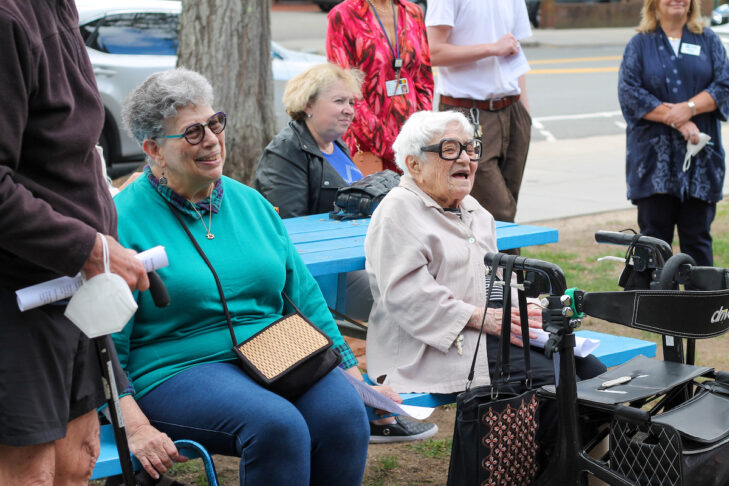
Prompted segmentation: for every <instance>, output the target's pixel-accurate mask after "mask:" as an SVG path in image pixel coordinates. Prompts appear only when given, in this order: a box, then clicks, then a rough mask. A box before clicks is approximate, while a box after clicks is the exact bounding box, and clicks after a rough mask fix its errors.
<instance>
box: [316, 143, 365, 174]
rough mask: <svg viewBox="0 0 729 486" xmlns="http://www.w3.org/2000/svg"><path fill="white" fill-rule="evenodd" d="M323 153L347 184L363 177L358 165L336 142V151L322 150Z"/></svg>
mask: <svg viewBox="0 0 729 486" xmlns="http://www.w3.org/2000/svg"><path fill="white" fill-rule="evenodd" d="M322 155H324V157H325V158H326V159H327V160H328V161H329V163H330V164H331V166H332V167H334V170H336V171H337V172H338V173H339V175H340V176H342V179H344V181H345V182H346V183H347V184H351V183H353V182H354V181H358V180H360V179H361V178H362V173H361V172H360V171H359V169H358V168H357V166H356V165H354V162H352V160H351V159H350V158H349V157H347V154H345V153H344V152H343V151H342V149H340V148H339V145H337V144H336V143H335V144H334V152H332V153H331V154H325V153H324V152H322Z"/></svg>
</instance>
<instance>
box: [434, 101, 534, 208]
mask: <svg viewBox="0 0 729 486" xmlns="http://www.w3.org/2000/svg"><path fill="white" fill-rule="evenodd" d="M438 109H439V110H440V111H445V110H454V111H459V112H461V113H463V114H464V115H466V118H468V120H469V121H472V120H471V116H470V114H469V110H468V108H459V107H454V106H451V105H447V104H444V103H440V106H439V107H438ZM479 122H480V124H481V130H482V131H483V135H482V137H481V142H482V143H483V153H482V154H481V160H480V161H479V163H478V169H477V170H476V180H475V182H474V184H473V189H472V190H471V195H472V196H473V197H475V198H476V200H477V201H478V202H479V203H480V204H481V206H483V207H484V208H486V209H487V210H488V212H490V213H491V214H492V215H493V217H494V218H495V219H496V220H497V221H510V222H513V221H514V218H515V217H516V204H517V201H518V200H519V189H520V188H521V180H522V177H523V175H524V166H525V165H526V159H527V153H528V152H529V141H530V140H531V134H532V119H531V117H530V116H529V113H527V111H526V108H524V105H522V104H521V102H518V101H517V102H516V103H513V104H511V105H509V106H507V107H506V108H504V109H502V110H498V111H487V110H479Z"/></svg>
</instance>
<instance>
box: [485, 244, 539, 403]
mask: <svg viewBox="0 0 729 486" xmlns="http://www.w3.org/2000/svg"><path fill="white" fill-rule="evenodd" d="M516 258H517V256H516V255H505V256H504V260H506V265H505V267H504V305H503V309H502V311H503V313H502V318H501V342H500V343H499V354H498V355H497V357H496V370H495V372H494V382H495V383H496V384H502V383H503V384H506V383H509V381H511V364H510V359H511V356H510V352H511V275H512V274H516V283H517V293H516V295H517V302H518V306H519V324H520V327H521V336H522V352H523V353H524V374H525V377H526V379H525V383H526V386H527V388H529V389H531V387H532V366H531V354H530V351H529V314H528V309H527V301H526V294H525V293H524V291H523V290H522V288H523V284H524V273H523V272H522V271H516V272H514V271H513V267H514V261H515V260H516Z"/></svg>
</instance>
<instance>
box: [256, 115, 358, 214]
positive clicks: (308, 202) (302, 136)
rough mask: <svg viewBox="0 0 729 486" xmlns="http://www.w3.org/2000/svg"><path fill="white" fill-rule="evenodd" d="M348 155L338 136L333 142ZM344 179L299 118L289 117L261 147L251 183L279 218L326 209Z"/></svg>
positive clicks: (316, 212)
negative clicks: (259, 157) (288, 120)
mask: <svg viewBox="0 0 729 486" xmlns="http://www.w3.org/2000/svg"><path fill="white" fill-rule="evenodd" d="M335 143H336V144H337V145H338V146H339V148H340V149H342V150H343V151H344V153H345V154H347V156H349V150H348V149H347V147H346V146H345V145H344V143H342V141H341V140H337V141H336V142H335ZM346 185H347V183H346V182H345V181H344V179H342V177H341V176H340V175H339V173H338V172H337V171H336V169H334V167H332V166H331V164H330V163H329V162H328V161H327V160H326V159H325V158H324V156H323V155H322V153H321V151H320V150H319V147H318V146H317V144H316V142H315V141H314V137H312V136H311V133H310V132H309V129H308V128H307V127H306V124H305V123H304V122H303V121H296V120H292V121H290V122H289V125H288V126H287V127H286V128H284V129H283V130H281V132H279V134H278V135H276V136H275V137H274V138H273V140H271V143H269V144H268V146H267V147H266V150H264V152H263V155H262V156H261V160H260V161H259V162H258V167H256V175H255V178H254V180H253V187H255V188H256V190H257V191H258V192H260V193H261V194H263V197H265V198H266V199H268V201H269V202H270V203H271V204H273V205H274V206H276V207H278V210H279V214H280V215H281V217H282V218H292V217H294V216H305V215H308V214H318V213H326V212H329V211H331V210H332V209H333V204H334V198H335V197H336V195H337V190H338V189H339V188H340V187H343V186H346Z"/></svg>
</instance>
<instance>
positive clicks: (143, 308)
mask: <svg viewBox="0 0 729 486" xmlns="http://www.w3.org/2000/svg"><path fill="white" fill-rule="evenodd" d="M222 184H223V191H224V192H223V198H222V201H221V205H220V209H219V211H218V212H217V213H214V214H213V216H212V232H213V233H214V234H215V239H213V240H208V239H207V238H205V229H204V227H203V224H202V223H201V222H200V218H199V217H198V216H197V215H196V216H195V217H194V218H193V217H192V216H190V215H188V214H184V213H182V212H178V214H180V215H181V217H182V218H183V220H184V221H185V223H186V224H187V225H188V227H189V228H190V231H191V233H192V234H193V236H194V237H195V239H196V240H197V242H198V244H199V245H200V246H201V247H202V249H203V251H204V252H205V254H206V255H207V257H208V259H209V260H210V262H211V263H212V265H213V267H214V268H215V271H216V272H217V274H218V277H219V278H220V281H221V284H222V286H223V292H224V294H225V298H226V300H227V302H228V308H229V310H230V315H231V318H232V321H233V325H234V327H235V334H236V337H237V339H238V341H239V342H240V341H243V340H245V339H247V338H248V337H250V336H252V335H253V334H255V333H256V332H258V331H260V330H261V329H262V328H264V327H265V326H267V325H268V324H270V323H271V322H273V321H275V320H276V319H278V318H280V317H281V316H282V315H283V314H284V312H286V313H290V312H292V310H291V309H289V308H288V305H287V308H286V309H284V301H283V298H282V296H281V290H284V291H285V292H286V293H287V295H288V296H289V297H290V298H291V299H292V300H293V301H294V303H295V304H296V305H297V306H298V307H299V309H300V310H301V312H302V313H303V314H304V315H305V316H307V317H308V318H309V319H310V320H311V321H312V322H314V323H315V324H316V325H318V326H319V327H320V328H321V329H322V330H323V331H324V332H325V333H326V334H328V335H329V336H330V337H331V338H332V340H333V341H334V346H335V348H336V349H337V350H338V351H340V353H342V354H343V358H344V360H345V363H352V358H353V356H352V352H351V350H350V349H349V347H348V346H347V345H346V343H344V340H343V339H342V336H341V334H340V333H339V330H338V329H337V326H336V324H335V323H334V320H333V319H332V317H331V314H330V313H329V311H328V309H327V305H326V302H325V300H324V297H323V296H322V294H321V291H320V290H319V286H318V285H317V283H316V281H315V280H314V278H313V277H312V276H311V274H310V273H309V271H308V269H307V268H306V265H305V264H304V263H303V262H302V261H301V258H300V257H299V255H298V253H297V252H296V249H295V248H294V245H293V244H292V243H291V241H290V240H289V237H288V234H287V233H286V229H285V228H284V226H283V224H282V223H281V219H280V218H279V216H278V214H276V211H275V210H274V209H273V207H272V206H271V205H270V204H269V203H268V202H267V201H266V200H265V199H264V198H263V197H262V196H261V195H260V194H258V193H257V192H256V191H255V190H253V189H251V188H249V187H247V186H244V185H243V184H240V183H238V182H236V181H234V180H232V179H229V178H227V177H223V179H222ZM114 202H115V203H116V207H117V211H118V213H119V241H120V242H121V244H122V245H124V246H125V247H127V248H133V249H135V250H137V251H143V250H147V249H149V248H152V247H153V246H157V245H162V246H164V247H165V250H166V251H167V256H168V257H169V261H170V265H169V267H166V268H162V269H160V270H158V273H159V275H160V277H162V280H163V281H164V283H165V285H166V286H167V290H168V292H169V294H170V299H171V303H170V305H169V306H168V307H165V308H162V309H160V308H158V307H155V305H154V303H153V302H152V298H151V296H150V295H149V292H143V293H139V292H136V293H135V298H136V299H137V303H138V304H139V310H138V311H137V313H136V314H135V315H134V317H133V318H132V319H131V320H130V321H129V323H127V325H126V327H125V328H124V329H123V330H122V331H121V332H119V333H117V334H115V335H114V336H113V339H114V343H115V344H116V349H117V352H118V354H119V360H120V361H121V364H122V366H123V367H124V369H125V370H126V372H127V374H128V376H129V379H130V382H131V383H132V384H133V386H134V389H135V394H136V396H137V397H141V396H143V395H144V394H146V393H148V392H149V391H151V390H152V389H153V388H154V387H155V386H157V385H159V384H161V383H162V382H164V381H165V380H167V379H169V378H171V377H172V376H174V375H176V374H177V373H179V372H181V371H183V370H185V369H187V368H189V367H191V366H194V365H196V364H201V363H209V362H218V361H229V360H234V359H236V358H235V356H234V354H233V352H232V351H231V348H232V346H233V343H232V340H231V336H230V332H229V331H228V326H227V324H226V320H225V315H224V313H223V309H222V305H221V302H220V297H219V294H218V290H217V287H216V285H215V280H214V279H213V276H212V274H211V272H210V270H209V269H208V267H207V265H206V264H205V262H204V261H203V260H202V258H201V257H200V255H199V254H198V253H197V251H196V250H195V248H194V246H193V245H192V243H191V242H190V240H189V237H188V236H187V234H186V233H185V231H184V229H183V228H182V226H181V225H180V223H179V222H178V221H177V219H176V218H175V216H174V215H173V214H172V212H171V210H170V208H169V207H168V206H167V205H166V204H165V202H164V200H163V198H162V196H161V195H160V194H159V193H157V191H156V189H155V188H154V187H153V186H152V185H151V184H150V182H149V180H148V179H147V177H144V176H142V177H139V178H138V179H137V180H136V181H135V182H134V183H133V184H131V185H130V186H129V187H127V188H126V189H124V190H123V191H122V192H121V193H119V194H118V195H117V196H116V197H115V198H114ZM204 217H205V224H208V214H207V213H206V214H204Z"/></svg>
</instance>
